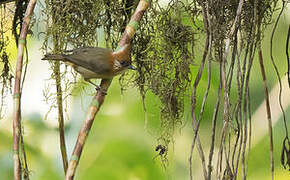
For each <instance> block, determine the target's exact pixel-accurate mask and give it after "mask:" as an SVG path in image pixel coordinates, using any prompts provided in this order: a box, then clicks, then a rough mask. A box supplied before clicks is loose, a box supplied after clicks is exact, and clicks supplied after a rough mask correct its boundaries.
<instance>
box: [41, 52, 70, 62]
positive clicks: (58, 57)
mask: <svg viewBox="0 0 290 180" xmlns="http://www.w3.org/2000/svg"><path fill="white" fill-rule="evenodd" d="M41 60H54V61H65V58H64V57H63V55H62V54H46V55H44V57H43V58H42V59H41Z"/></svg>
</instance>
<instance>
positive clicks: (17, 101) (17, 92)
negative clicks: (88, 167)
mask: <svg viewBox="0 0 290 180" xmlns="http://www.w3.org/2000/svg"><path fill="white" fill-rule="evenodd" d="M35 4H36V0H30V1H29V4H28V6H27V9H26V12H25V17H24V20H23V24H22V29H21V32H20V36H19V42H18V52H17V62H16V73H15V82H14V95H13V96H14V113H13V152H14V154H13V159H14V180H20V179H21V162H20V156H19V140H20V135H21V87H20V86H21V75H22V66H23V54H24V47H25V42H26V36H27V31H28V28H29V23H30V18H31V15H32V13H33V10H34V7H35Z"/></svg>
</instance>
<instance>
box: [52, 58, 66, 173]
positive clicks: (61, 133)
mask: <svg viewBox="0 0 290 180" xmlns="http://www.w3.org/2000/svg"><path fill="white" fill-rule="evenodd" d="M59 67H60V62H59V61H55V62H54V73H55V76H56V77H55V81H56V93H57V96H56V100H57V108H58V129H59V141H60V151H61V157H62V164H63V170H64V173H65V172H66V170H67V166H68V160H67V152H66V145H65V134H64V118H63V104H62V102H63V99H62V89H61V80H60V69H59Z"/></svg>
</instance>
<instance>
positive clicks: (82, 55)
mask: <svg viewBox="0 0 290 180" xmlns="http://www.w3.org/2000/svg"><path fill="white" fill-rule="evenodd" d="M130 49H131V45H130V44H125V45H124V46H122V47H121V48H120V49H119V50H118V51H116V52H113V51H112V50H111V49H108V48H102V47H83V48H77V49H73V50H68V51H64V53H61V54H50V53H48V54H45V55H44V57H43V58H42V60H52V61H63V62H64V63H65V64H68V65H70V66H72V67H73V68H74V69H75V71H77V72H78V73H79V74H81V75H82V77H83V78H84V80H85V81H87V82H89V83H91V84H93V85H94V86H96V87H97V89H99V88H100V87H99V86H97V85H96V84H94V83H93V82H92V81H91V79H112V78H113V77H114V76H116V75H119V74H121V73H123V72H125V71H126V70H127V69H132V70H136V68H135V67H134V66H132V65H131V63H132V61H131V55H130Z"/></svg>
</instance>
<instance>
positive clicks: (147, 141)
mask: <svg viewBox="0 0 290 180" xmlns="http://www.w3.org/2000/svg"><path fill="white" fill-rule="evenodd" d="M37 11H39V10H36V14H37ZM276 14H277V13H276ZM289 17H290V11H289V9H287V10H286V12H285V13H284V15H283V16H282V18H281V21H280V23H279V26H278V29H277V32H276V35H275V39H274V49H273V50H274V56H275V59H276V62H277V64H278V66H279V70H280V74H281V75H282V76H283V75H285V73H286V72H287V64H286V57H285V40H286V35H287V29H288V25H289V22H290V19H289ZM40 27H41V26H40ZM37 28H39V25H36V26H34V31H36V32H37V31H38V29H37ZM271 30H272V25H270V26H269V27H268V28H267V30H266V33H265V37H264V41H263V52H264V59H265V66H266V71H267V78H268V80H269V81H268V82H269V86H270V89H274V88H273V87H274V86H275V85H276V83H277V78H276V76H275V74H274V70H273V67H272V64H271V62H270V58H269V49H270V48H269V42H270V32H271ZM28 46H29V48H28V49H29V52H30V53H29V55H30V62H29V65H28V73H27V77H26V82H25V86H24V90H23V100H22V107H23V108H22V109H23V113H22V117H23V124H24V138H25V143H26V150H27V158H28V163H29V168H30V170H31V179H32V180H51V179H55V180H57V179H63V177H64V173H63V170H62V163H61V156H60V151H59V147H58V144H59V140H58V131H57V119H56V111H54V110H53V111H52V112H51V113H50V114H49V116H48V118H47V119H46V120H44V116H45V114H46V113H47V112H48V110H49V106H50V105H49V104H46V103H45V102H44V98H43V91H44V89H46V85H47V84H49V83H51V82H49V80H47V79H48V78H49V74H50V72H51V71H50V70H49V68H48V63H47V62H42V61H40V59H41V57H42V56H43V52H42V51H40V49H39V47H40V46H41V39H39V38H38V37H37V36H32V37H30V39H29V45H28ZM9 47H10V49H9V52H10V55H11V57H12V59H13V60H14V61H15V59H16V53H17V50H16V47H15V46H14V42H11V43H10V44H9ZM201 47H202V45H201ZM14 63H15V62H13V63H12V67H15V64H14ZM198 63H199V60H198V59H197V60H196V64H198ZM215 65H217V63H216V62H214V63H213V66H215ZM197 69H198V66H195V67H193V77H195V73H196V71H197ZM217 70H218V69H215V70H214V72H213V74H217V72H218V71H217ZM131 73H134V72H131ZM252 73H253V74H252V79H251V97H252V112H253V114H255V113H256V110H258V109H259V108H260V106H261V104H262V102H263V100H264V90H263V84H262V78H261V73H260V68H259V64H258V59H257V57H256V58H255V64H254V66H253V71H252ZM206 75H207V73H206V72H205V73H204V75H203V79H202V82H201V84H200V87H203V86H204V87H206V84H207V79H206ZM214 79H215V78H213V81H214ZM286 85H287V84H286ZM217 86H218V82H217V81H216V82H213V87H212V89H211V91H210V96H209V100H208V106H206V110H205V118H204V120H203V122H202V125H201V129H200V136H201V139H202V142H203V145H204V149H205V151H206V152H208V145H209V139H210V131H209V129H210V128H211V127H210V126H211V123H210V122H211V118H210V117H211V114H212V107H213V106H214V103H215V98H216V95H217V92H216V91H215V89H217V88H216V87H217ZM284 87H285V88H284V89H285V91H286V87H287V86H284ZM85 89H86V92H87V93H84V91H80V87H76V88H75V89H74V91H73V92H75V93H73V96H70V97H69V99H68V101H67V102H68V103H67V112H66V115H67V116H66V117H67V118H66V140H67V148H68V155H69V156H70V154H71V152H72V149H73V146H74V142H75V140H76V137H77V135H78V130H79V128H80V126H81V124H82V121H83V120H84V118H85V114H86V109H87V108H88V106H89V103H90V100H91V98H92V96H91V95H92V93H93V92H94V89H93V88H92V87H90V86H89V85H87V84H86V86H85ZM200 89H203V88H200ZM287 91H288V92H289V89H288V90H287ZM81 92H82V93H81ZM203 93H204V91H203V90H200V91H198V102H201V99H202V96H203ZM288 96H289V93H288ZM189 98H190V96H188V97H187V99H186V101H187V102H189V101H190V100H189ZM274 98H277V92H276V95H275V96H274ZM283 100H284V102H283V103H284V104H285V105H286V106H285V109H286V116H287V117H290V111H289V108H288V104H289V103H290V102H288V101H289V99H288V100H287V98H283ZM286 101H287V102H286ZM12 104H13V103H12V95H11V94H10V96H9V97H7V98H6V110H5V112H6V113H5V116H4V119H2V120H0V142H1V143H0V179H1V180H2V179H3V180H9V179H13V158H12V155H13V153H12V136H11V134H12V113H11V112H12V109H13V105H12ZM159 106H160V104H159V100H158V98H157V97H155V96H154V95H152V94H150V93H149V94H148V96H147V98H146V107H147V112H146V113H145V112H144V111H143V106H142V98H141V97H140V95H139V94H138V92H137V90H136V89H135V88H134V87H130V88H128V90H127V91H125V92H123V93H121V91H120V86H119V83H118V77H117V78H115V79H114V81H113V84H112V86H111V87H110V89H109V92H108V95H107V97H106V100H105V103H104V104H103V106H102V108H101V110H100V112H99V113H98V115H97V117H96V120H95V122H94V125H93V127H92V130H91V132H90V134H89V138H88V140H87V143H86V145H85V148H84V151H83V154H82V157H81V160H80V163H79V167H78V170H77V175H76V179H81V180H93V179H100V180H163V179H164V180H165V179H172V180H184V179H188V178H189V169H188V167H189V166H188V157H189V151H190V146H191V138H192V129H191V118H190V117H191V116H190V107H189V106H188V107H186V108H185V110H186V111H185V113H184V125H183V126H182V127H181V128H180V129H179V130H178V131H177V132H176V134H175V137H174V140H175V142H174V145H170V147H169V148H170V149H169V154H168V162H169V166H168V167H167V168H166V169H164V168H163V166H162V162H161V161H160V158H159V157H157V158H154V157H156V155H157V154H158V153H157V152H155V147H156V145H157V138H158V133H159V132H160V128H159V125H160V124H159V123H160V122H159V120H160V117H159ZM263 108H264V107H262V109H263ZM272 110H273V111H279V108H278V107H275V106H273V107H272ZM278 114H279V113H278ZM280 115H281V114H280ZM273 119H275V117H273ZM254 120H255V121H257V122H258V123H260V124H261V126H260V125H259V126H255V127H253V140H252V142H253V143H252V150H251V153H250V154H249V157H248V160H249V162H248V179H253V180H256V179H263V180H264V179H271V177H270V165H269V151H268V149H269V145H268V142H269V138H268V136H267V129H265V130H263V129H262V126H264V125H266V123H267V122H266V113H265V111H264V113H262V116H257V118H256V119H254ZM287 120H288V122H289V118H288V119H287ZM273 121H274V122H275V124H274V155H275V177H276V179H279V180H283V179H285V180H286V179H287V180H288V179H290V174H289V171H287V170H284V169H283V168H282V166H281V164H280V153H281V147H282V145H281V144H282V139H283V137H284V128H283V123H282V119H281V116H277V118H276V120H273ZM218 123H219V126H221V119H219V121H218ZM288 128H290V126H289V123H288ZM258 129H262V131H263V132H264V134H263V133H262V134H257V135H255V131H256V130H257V131H258ZM207 142H208V143H207ZM193 162H194V165H193V169H194V177H195V179H201V178H202V170H201V166H200V160H199V158H198V156H197V152H196V151H195V152H194V160H193Z"/></svg>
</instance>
